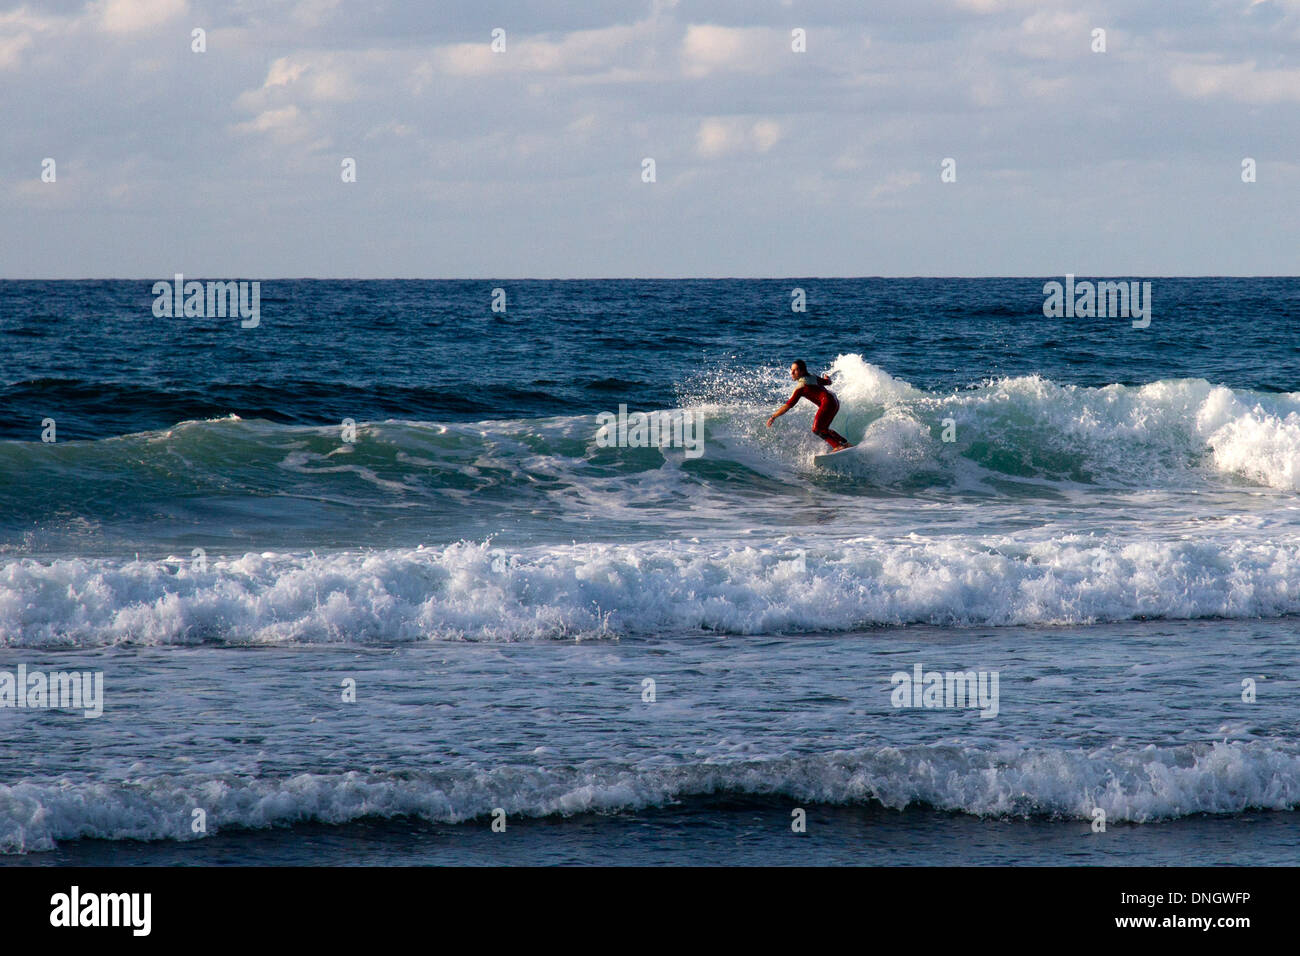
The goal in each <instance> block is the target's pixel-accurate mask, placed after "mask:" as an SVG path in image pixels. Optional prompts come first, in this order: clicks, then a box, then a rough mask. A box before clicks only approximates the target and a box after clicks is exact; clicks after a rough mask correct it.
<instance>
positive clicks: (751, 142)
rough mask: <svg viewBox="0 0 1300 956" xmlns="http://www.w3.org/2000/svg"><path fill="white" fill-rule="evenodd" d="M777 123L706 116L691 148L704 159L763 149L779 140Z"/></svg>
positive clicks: (779, 131) (770, 146)
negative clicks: (749, 121)
mask: <svg viewBox="0 0 1300 956" xmlns="http://www.w3.org/2000/svg"><path fill="white" fill-rule="evenodd" d="M781 135H782V131H781V126H780V124H779V123H776V122H774V121H773V120H759V121H758V122H756V123H753V124H746V122H745V121H744V120H739V119H706V120H704V121H703V122H701V123H700V128H699V130H698V131H697V133H696V135H695V150H696V152H697V153H699V155H700V156H703V157H704V158H705V159H717V158H718V157H720V156H726V155H728V154H731V153H739V152H756V153H766V152H767V151H768V150H770V149H771V148H772V147H773V146H775V145H776V144H777V143H778V142H780V140H781Z"/></svg>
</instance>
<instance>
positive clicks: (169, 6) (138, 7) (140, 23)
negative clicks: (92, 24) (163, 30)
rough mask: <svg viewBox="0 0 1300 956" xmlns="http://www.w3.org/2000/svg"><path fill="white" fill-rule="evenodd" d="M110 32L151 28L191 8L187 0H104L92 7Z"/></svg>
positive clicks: (103, 26)
mask: <svg viewBox="0 0 1300 956" xmlns="http://www.w3.org/2000/svg"><path fill="white" fill-rule="evenodd" d="M90 9H92V10H93V11H94V12H95V14H96V19H97V20H98V21H99V26H100V27H101V28H102V29H103V30H105V31H107V32H108V33H136V32H138V31H140V30H151V29H153V28H155V27H158V26H160V25H161V24H163V23H165V22H166V21H168V20H170V19H172V18H173V17H176V16H179V15H180V14H182V13H185V12H186V11H188V10H189V4H188V3H186V0H102V2H101V3H97V4H92V6H91V8H90Z"/></svg>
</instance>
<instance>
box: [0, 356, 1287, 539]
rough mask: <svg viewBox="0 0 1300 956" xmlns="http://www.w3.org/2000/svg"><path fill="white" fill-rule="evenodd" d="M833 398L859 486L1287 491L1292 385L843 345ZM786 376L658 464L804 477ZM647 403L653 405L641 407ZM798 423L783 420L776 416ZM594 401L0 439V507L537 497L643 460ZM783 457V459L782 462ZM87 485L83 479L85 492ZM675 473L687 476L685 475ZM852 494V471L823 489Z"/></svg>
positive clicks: (739, 392)
mask: <svg viewBox="0 0 1300 956" xmlns="http://www.w3.org/2000/svg"><path fill="white" fill-rule="evenodd" d="M833 369H834V372H835V385H834V388H835V390H836V391H837V393H838V395H839V397H840V400H841V404H842V411H841V413H840V417H839V418H838V419H837V420H836V427H837V428H838V429H840V430H841V431H843V432H844V434H846V435H847V436H848V437H849V438H850V439H851V440H853V441H855V442H858V443H859V448H858V449H857V450H856V451H853V452H850V453H848V454H847V456H846V457H845V458H844V459H843V463H842V464H837V465H836V468H835V470H836V471H838V472H839V473H840V474H842V475H847V476H850V477H854V478H859V479H861V482H862V484H863V485H864V486H866V487H872V486H875V487H878V486H897V487H900V488H901V489H903V490H908V491H916V490H922V489H931V490H935V489H938V490H942V489H950V488H960V489H964V490H972V489H974V490H978V491H982V492H986V493H993V494H998V493H1002V492H1005V491H1006V489H1007V487H1008V483H1011V484H1015V483H1020V485H1021V486H1022V487H1028V486H1030V485H1033V484H1037V485H1042V484H1044V483H1046V484H1049V485H1050V484H1052V483H1068V484H1071V485H1079V484H1083V485H1094V486H1101V487H1113V488H1129V489H1131V488H1149V487H1162V488H1168V487H1190V486H1202V485H1204V483H1205V482H1206V481H1213V482H1217V483H1222V484H1227V485H1229V486H1233V487H1240V486H1242V485H1243V484H1244V485H1246V486H1251V485H1254V486H1263V487H1270V488H1275V489H1280V490H1300V393H1285V394H1282V393H1263V392H1248V391H1235V390H1233V389H1230V388H1228V387H1226V386H1222V385H1212V384H1210V383H1209V382H1206V381H1205V380H1203V379H1173V380H1167V381H1160V382H1153V383H1151V384H1148V385H1143V386H1123V385H1109V386H1106V387H1104V388H1085V387H1081V386H1072V385H1058V384H1056V383H1054V382H1052V381H1050V380H1048V379H1045V378H1041V377H1039V376H1025V377H1018V378H1006V379H1000V380H996V381H991V382H987V383H985V384H983V385H979V386H976V387H972V388H969V389H965V390H959V391H956V392H951V393H937V392H925V391H922V390H919V389H916V388H914V387H912V386H911V385H909V384H907V383H906V382H903V381H902V380H900V379H896V378H894V377H892V376H891V375H889V373H888V372H886V371H884V370H883V369H880V368H878V367H876V366H874V365H871V364H870V363H868V362H866V361H865V360H864V359H863V358H862V357H861V356H859V355H841V356H840V357H839V358H838V359H837V360H836V362H835V364H834V366H833ZM788 393H789V382H788V381H782V380H781V379H780V378H779V376H778V375H776V374H775V373H773V372H772V371H771V370H763V371H762V372H755V371H754V370H738V371H733V372H730V373H718V374H716V375H713V376H708V375H706V376H704V377H702V378H700V379H699V380H696V381H694V382H690V383H687V384H685V385H684V386H682V388H681V394H680V395H679V396H678V399H679V404H680V406H681V407H682V408H685V409H694V410H700V411H702V412H703V413H704V415H705V432H706V436H707V443H706V446H705V452H704V457H703V458H701V459H700V460H699V461H696V462H688V463H687V464H686V466H685V467H683V468H681V469H679V470H678V471H677V472H676V473H675V474H674V476H673V480H675V481H678V482H681V483H684V484H685V485H687V486H690V485H691V484H692V483H693V482H694V483H698V481H699V476H700V475H707V476H708V480H709V481H710V482H711V483H713V484H715V485H716V484H717V483H719V482H721V483H725V484H728V485H732V486H734V487H735V488H736V490H737V492H743V491H744V490H745V489H747V488H750V487H753V486H754V485H755V484H756V478H757V479H774V478H775V479H779V480H795V481H803V482H807V481H808V480H810V473H809V469H808V467H807V465H808V459H809V457H810V455H811V454H813V453H814V452H821V451H824V450H825V446H824V445H822V444H821V443H820V442H818V441H817V440H816V439H815V438H813V437H812V436H811V435H810V434H808V431H807V427H806V424H807V423H806V422H804V421H803V420H802V419H800V418H799V417H798V416H797V415H796V416H792V417H791V419H789V420H787V421H786V422H784V423H782V425H783V428H781V429H774V430H771V431H769V430H767V429H764V428H763V420H764V419H765V417H766V414H767V412H770V410H771V408H772V407H773V406H774V405H775V404H777V403H779V401H780V400H782V399H784V398H785V397H786V396H787V395H788ZM647 410H652V409H647ZM796 421H797V422H798V423H799V424H794V422H796ZM596 432H597V426H596V416H595V415H594V414H593V415H578V416H568V417H559V418H537V419H513V420H490V421H481V422H469V423H448V424H436V423H428V422H400V421H388V422H378V423H361V424H360V426H359V430H358V438H357V441H356V442H355V443H344V442H342V441H341V440H340V438H339V428H338V427H337V426H333V427H316V428H310V427H302V426H285V425H273V424H271V423H269V422H265V421H241V420H239V419H237V418H233V417H232V418H229V419H219V420H211V421H196V422H184V423H181V424H179V425H177V426H175V427H173V428H171V429H167V430H165V431H160V432H146V433H141V434H136V435H126V436H120V437H116V438H109V439H103V440H99V441H94V442H60V443H57V444H54V445H44V444H42V443H40V442H12V441H10V442H0V524H3V520H4V516H6V515H9V516H15V515H16V516H34V517H37V518H39V517H41V516H42V514H43V512H41V511H40V509H39V507H37V505H36V504H35V502H36V501H37V499H40V500H54V501H63V500H66V501H67V502H69V503H71V502H73V501H76V502H78V505H79V507H83V508H88V509H90V510H91V513H88V514H84V515H83V517H85V518H88V519H94V518H96V517H97V516H98V513H97V512H96V511H95V509H101V510H102V512H103V513H104V514H111V515H120V514H123V513H126V512H130V511H131V510H132V509H133V508H140V507H141V502H142V501H152V500H153V498H154V497H157V496H161V497H165V498H178V499H182V500H183V499H186V498H189V497H194V496H197V495H225V496H234V495H241V494H247V495H254V494H255V495H261V496H263V497H265V496H266V495H272V494H294V493H302V492H309V493H312V494H317V495H326V494H333V495H337V496H339V497H340V498H350V497H354V496H355V497H357V498H359V499H360V500H362V501H363V502H372V501H378V502H382V503H388V504H399V505H401V506H403V507H408V506H415V507H426V508H429V509H433V510H437V509H438V508H439V507H442V506H447V505H454V504H455V503H456V502H460V503H464V502H465V500H466V499H467V498H468V497H471V496H473V495H476V494H489V495H495V496H505V495H508V494H510V493H519V494H524V495H535V494H536V493H537V489H538V484H539V482H540V483H544V484H546V485H547V487H548V488H549V487H550V486H552V485H554V486H559V487H571V488H576V489H579V490H583V489H586V488H589V487H590V486H591V485H592V484H593V483H597V482H600V481H602V480H604V479H607V478H610V477H618V476H635V475H639V474H644V473H645V472H646V471H649V470H658V469H660V468H661V467H662V466H663V464H664V456H663V455H661V454H660V453H659V452H658V451H657V450H655V449H601V448H599V447H597V443H596ZM792 469H793V470H792ZM87 489H93V491H94V492H95V493H94V494H92V495H87V494H85V491H86V490H87ZM687 490H689V489H687ZM837 490H839V491H841V492H846V493H851V492H852V485H851V484H844V483H842V484H841V486H840V487H839V488H838V489H837Z"/></svg>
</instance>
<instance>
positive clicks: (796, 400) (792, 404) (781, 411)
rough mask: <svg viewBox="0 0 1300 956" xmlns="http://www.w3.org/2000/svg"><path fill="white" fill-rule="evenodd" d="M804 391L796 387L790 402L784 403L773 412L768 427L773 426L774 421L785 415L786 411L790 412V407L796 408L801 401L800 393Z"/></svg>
mask: <svg viewBox="0 0 1300 956" xmlns="http://www.w3.org/2000/svg"><path fill="white" fill-rule="evenodd" d="M802 391H803V389H802V388H796V389H795V390H794V394H793V395H791V396H790V400H789V401H788V402H786V403H785V404H784V405H782V406H781V407H780V408H778V409H777V410H776V411H774V412H773V413H772V417H771V418H769V419H768V420H767V427H768V428H771V427H772V423H773V422H774V421H776V420H777V419H778V418H780V417H781V416H782V415H784V414H785V413H786V412H788V411H789V410H790V409H792V408H794V407H795V405H797V404H798V403H799V394H800V393H801V392H802Z"/></svg>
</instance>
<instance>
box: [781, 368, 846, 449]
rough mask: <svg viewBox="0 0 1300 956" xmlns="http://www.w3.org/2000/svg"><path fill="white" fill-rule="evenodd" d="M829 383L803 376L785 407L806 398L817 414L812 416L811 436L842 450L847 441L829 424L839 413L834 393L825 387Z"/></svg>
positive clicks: (837, 401) (825, 379) (837, 400)
mask: <svg viewBox="0 0 1300 956" xmlns="http://www.w3.org/2000/svg"><path fill="white" fill-rule="evenodd" d="M830 383H831V380H830V379H829V378H818V377H817V376H816V375H805V376H804V377H803V378H801V379H799V387H798V388H796V389H795V390H794V394H793V395H791V396H790V400H789V401H788V402H786V405H787V406H794V405H797V404H798V403H799V399H801V398H806V399H808V401H810V402H812V403H813V404H814V405H816V406H817V414H816V415H814V416H813V424H812V430H813V434H814V435H816V436H817V437H818V438H820V439H822V440H823V441H825V442H826V443H827V444H829V445H830V446H831V447H832V448H843V447H844V446H846V445H848V443H849V441H848V439H847V438H845V437H844V436H843V435H841V434H840V433H839V432H835V431H831V422H832V421H833V420H834V419H835V416H836V415H837V414H838V413H839V410H840V402H839V399H837V398H836V397H835V393H834V392H832V391H831V390H830V389H828V388H827V387H826V386H827V385H829V384H830Z"/></svg>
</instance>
